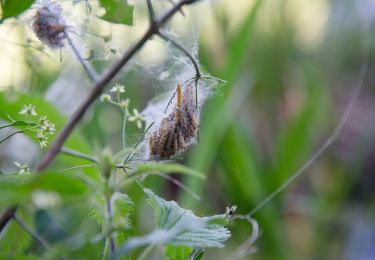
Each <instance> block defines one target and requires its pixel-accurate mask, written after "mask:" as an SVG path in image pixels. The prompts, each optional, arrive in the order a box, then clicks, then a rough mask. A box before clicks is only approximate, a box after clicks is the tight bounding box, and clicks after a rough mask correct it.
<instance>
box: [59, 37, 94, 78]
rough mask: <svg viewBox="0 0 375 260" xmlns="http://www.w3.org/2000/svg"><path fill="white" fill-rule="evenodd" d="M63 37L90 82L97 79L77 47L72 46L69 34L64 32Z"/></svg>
mask: <svg viewBox="0 0 375 260" xmlns="http://www.w3.org/2000/svg"><path fill="white" fill-rule="evenodd" d="M64 35H65V37H66V39H67V40H68V43H69V45H70V47H71V48H72V50H73V52H74V54H75V55H76V57H77V59H78V60H79V62H80V63H81V64H82V67H83V68H84V69H85V71H86V72H87V75H89V77H90V78H91V80H92V81H96V80H97V79H98V74H97V73H96V72H95V70H94V68H93V67H91V65H90V64H89V63H88V62H87V61H86V60H85V59H84V58H83V57H82V55H81V53H80V52H79V50H78V48H77V46H76V45H75V44H74V42H73V40H72V38H71V37H70V35H69V33H68V32H67V31H66V30H64Z"/></svg>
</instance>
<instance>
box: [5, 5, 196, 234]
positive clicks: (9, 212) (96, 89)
mask: <svg viewBox="0 0 375 260" xmlns="http://www.w3.org/2000/svg"><path fill="white" fill-rule="evenodd" d="M197 1H199V0H181V1H180V2H178V3H177V4H176V5H175V6H173V7H172V8H171V9H170V10H169V11H167V12H166V13H165V14H164V15H162V16H161V17H160V18H159V19H155V20H154V21H152V22H151V24H150V27H149V29H148V30H147V31H146V32H145V34H144V35H143V37H142V38H141V39H140V40H139V41H138V42H137V43H136V44H135V45H134V46H133V47H131V48H130V49H128V51H126V52H125V53H124V55H123V56H122V58H121V59H120V60H119V61H117V62H116V63H114V64H113V65H112V66H111V67H110V68H109V69H108V70H107V71H106V72H105V73H104V74H103V75H102V76H100V77H99V79H98V80H96V81H95V82H94V83H93V86H92V87H91V89H92V91H91V93H90V94H89V96H88V97H87V98H86V99H85V100H84V101H83V103H82V104H81V105H80V107H79V109H78V110H77V111H76V112H75V113H74V115H73V116H72V117H71V118H70V119H69V121H68V123H67V124H66V125H65V127H64V128H63V129H62V131H61V132H60V134H59V135H58V136H57V138H56V140H55V142H54V143H53V144H52V146H51V148H50V149H49V150H48V152H47V154H46V155H45V156H44V157H43V159H42V160H41V162H40V163H39V164H38V165H37V167H36V171H37V172H41V171H43V170H44V169H46V168H47V166H48V165H49V164H50V163H51V162H52V161H53V160H54V159H55V157H56V155H57V154H58V153H59V151H60V150H61V147H62V146H63V144H64V142H65V141H66V139H67V138H68V137H69V135H70V134H71V133H72V131H73V129H74V128H75V126H76V125H77V124H78V122H79V121H80V120H81V119H82V117H83V116H84V114H85V113H86V111H87V110H88V108H89V107H90V106H91V104H92V103H93V102H94V101H95V100H96V98H98V97H99V95H100V94H101V93H102V91H103V89H104V88H105V86H106V85H107V84H108V83H109V82H110V81H111V80H112V79H113V78H114V77H115V76H116V75H117V73H118V72H119V71H120V70H121V69H122V68H123V67H124V65H125V64H126V63H127V62H128V61H129V60H130V59H131V58H132V57H133V56H134V54H136V53H137V52H138V51H139V50H140V49H141V48H142V47H143V45H144V44H145V43H146V42H147V41H148V40H149V39H150V38H151V37H152V36H153V35H154V34H156V33H158V32H159V29H160V27H161V26H163V25H164V24H165V23H166V22H167V21H168V20H169V19H170V18H171V17H172V16H173V15H174V14H175V13H176V12H178V11H179V10H180V9H181V7H182V6H184V5H190V4H193V3H195V2H197ZM16 209H17V206H12V207H9V208H6V209H5V210H4V211H3V214H2V215H1V217H0V232H1V231H2V230H3V229H4V227H5V226H6V224H7V223H8V222H9V220H10V219H11V218H12V217H13V216H14V213H15V212H16Z"/></svg>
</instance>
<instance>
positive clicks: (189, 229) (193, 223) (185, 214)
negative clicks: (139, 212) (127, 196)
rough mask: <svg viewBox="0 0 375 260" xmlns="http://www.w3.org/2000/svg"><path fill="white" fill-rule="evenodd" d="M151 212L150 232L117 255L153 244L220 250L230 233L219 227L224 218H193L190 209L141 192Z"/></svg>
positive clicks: (132, 240)
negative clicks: (151, 226) (153, 218)
mask: <svg viewBox="0 0 375 260" xmlns="http://www.w3.org/2000/svg"><path fill="white" fill-rule="evenodd" d="M144 192H145V193H146V194H147V196H148V197H149V200H150V204H151V206H152V207H153V208H154V210H155V219H156V226H157V228H158V229H156V230H155V231H153V232H152V233H150V234H148V235H145V236H142V237H134V238H131V239H129V240H128V241H127V243H126V244H125V245H124V246H123V247H122V248H121V250H120V253H121V254H127V253H129V252H131V251H132V250H134V249H136V248H138V247H141V246H145V245H148V244H153V245H174V246H186V247H191V248H207V247H223V246H224V245H223V242H224V241H226V240H227V239H228V238H229V237H230V232H229V230H228V229H227V228H225V227H224V225H223V224H219V223H224V222H225V215H224V214H223V215H215V216H211V217H203V218H200V217H197V216H196V215H194V214H193V212H191V211H190V210H186V209H183V208H181V207H179V206H178V204H177V203H176V202H174V201H166V200H164V199H162V198H160V197H158V196H157V195H155V194H154V193H153V192H152V191H151V190H149V189H144Z"/></svg>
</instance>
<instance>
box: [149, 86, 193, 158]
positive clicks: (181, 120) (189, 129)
mask: <svg viewBox="0 0 375 260" xmlns="http://www.w3.org/2000/svg"><path fill="white" fill-rule="evenodd" d="M198 127H199V117H198V113H197V109H196V106H195V92H194V87H193V86H192V85H188V86H187V87H186V89H185V91H184V92H183V93H182V94H181V86H180V85H178V86H177V104H176V107H175V108H174V109H173V111H172V112H171V114H169V116H168V117H166V118H164V119H163V120H162V121H161V123H160V126H159V128H158V129H157V130H156V131H155V132H153V133H152V134H151V136H150V138H149V146H150V157H151V158H155V159H168V158H170V157H172V156H175V155H178V154H180V153H182V152H184V151H186V150H187V149H188V148H189V147H190V146H191V145H192V144H193V143H194V141H195V140H196V138H197V136H198Z"/></svg>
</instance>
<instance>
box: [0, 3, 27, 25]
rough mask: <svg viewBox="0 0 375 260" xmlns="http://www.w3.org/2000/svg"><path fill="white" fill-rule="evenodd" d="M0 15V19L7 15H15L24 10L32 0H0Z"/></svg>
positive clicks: (7, 16)
mask: <svg viewBox="0 0 375 260" xmlns="http://www.w3.org/2000/svg"><path fill="white" fill-rule="evenodd" d="M0 3H1V9H2V13H3V14H2V17H1V21H3V20H5V19H6V18H9V17H15V16H18V15H20V14H21V13H23V12H24V11H26V10H27V9H28V8H29V7H30V6H31V5H32V4H33V3H34V0H21V1H20V0H2V1H1V2H0Z"/></svg>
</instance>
